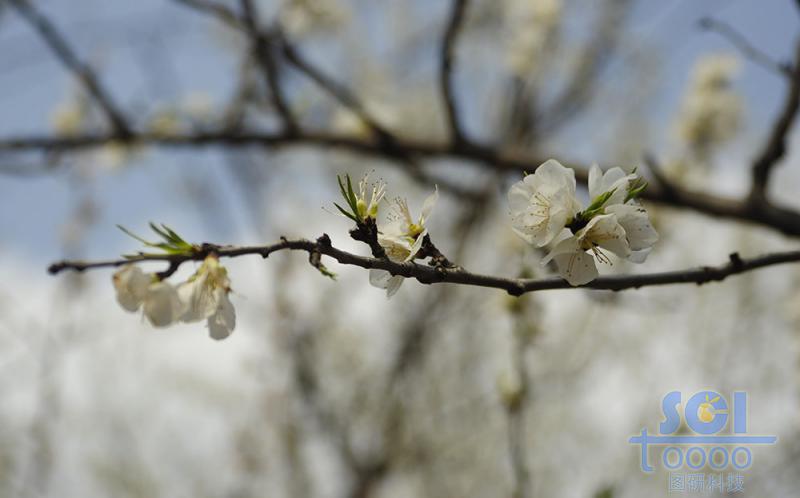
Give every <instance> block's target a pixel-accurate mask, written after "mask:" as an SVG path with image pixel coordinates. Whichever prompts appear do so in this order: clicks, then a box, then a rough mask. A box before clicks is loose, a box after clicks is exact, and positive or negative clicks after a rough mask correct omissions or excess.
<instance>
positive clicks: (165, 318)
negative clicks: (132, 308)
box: [144, 282, 183, 327]
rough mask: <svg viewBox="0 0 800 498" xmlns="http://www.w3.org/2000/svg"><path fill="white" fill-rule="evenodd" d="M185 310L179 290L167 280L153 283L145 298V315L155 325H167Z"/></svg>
mask: <svg viewBox="0 0 800 498" xmlns="http://www.w3.org/2000/svg"><path fill="white" fill-rule="evenodd" d="M182 312H183V304H182V303H181V301H180V299H179V298H178V292H177V291H176V290H175V287H173V286H172V285H171V284H169V283H167V282H157V283H154V284H151V285H150V286H149V287H148V289H147V295H146V296H145V299H144V316H146V317H147V319H148V320H149V321H150V324H151V325H153V327H166V326H168V325H171V324H172V323H173V322H175V321H176V320H177V319H178V317H179V316H180V315H181V314H182Z"/></svg>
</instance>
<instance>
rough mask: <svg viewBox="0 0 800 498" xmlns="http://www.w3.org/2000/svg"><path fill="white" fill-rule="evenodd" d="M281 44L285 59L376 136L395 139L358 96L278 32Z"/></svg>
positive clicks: (390, 139)
mask: <svg viewBox="0 0 800 498" xmlns="http://www.w3.org/2000/svg"><path fill="white" fill-rule="evenodd" d="M280 39H281V46H282V48H283V54H284V56H285V57H286V60H287V61H289V62H290V63H291V64H292V65H293V66H294V67H295V68H297V69H298V70H299V71H300V72H302V73H303V74H305V75H306V76H308V77H309V79H311V80H312V81H313V82H314V83H316V85H317V86H318V87H319V88H321V89H322V90H323V91H325V92H326V93H328V94H329V95H330V96H331V97H333V98H334V99H335V100H336V101H337V102H339V103H340V104H341V105H343V106H344V107H346V108H347V109H348V110H349V111H351V112H353V113H354V114H355V115H356V116H358V118H359V119H360V120H361V121H363V122H364V124H366V125H367V126H368V127H369V128H370V129H371V130H372V131H373V132H374V133H375V134H376V135H377V136H378V137H380V138H381V139H382V140H388V141H391V142H394V141H395V138H394V137H393V136H392V134H391V133H390V132H389V131H388V130H387V129H386V128H385V127H384V126H383V125H381V124H380V123H379V122H378V120H377V119H375V117H374V116H372V115H371V114H370V112H369V111H368V110H367V108H366V107H365V106H364V104H363V103H362V102H361V101H360V100H359V99H358V97H357V96H356V95H355V94H354V93H353V92H351V91H350V90H349V89H348V88H347V87H345V86H344V85H342V84H340V83H338V82H336V81H335V80H333V78H330V77H328V76H327V75H326V74H325V73H324V72H322V70H320V69H319V68H317V67H316V66H314V65H312V64H311V63H310V62H309V61H308V60H307V59H306V58H305V57H303V55H302V54H301V53H300V52H299V51H298V50H297V48H296V47H295V46H294V44H293V43H292V42H291V40H289V38H288V37H287V35H286V33H283V32H281V33H280Z"/></svg>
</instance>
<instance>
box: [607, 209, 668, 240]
mask: <svg viewBox="0 0 800 498" xmlns="http://www.w3.org/2000/svg"><path fill="white" fill-rule="evenodd" d="M606 212H607V213H611V214H614V215H615V216H616V217H617V220H618V221H619V224H620V225H622V228H624V229H625V236H626V237H627V239H628V244H629V245H630V248H631V250H632V251H641V250H642V249H648V248H650V247H653V245H654V244H655V243H656V242H657V241H658V232H656V230H655V228H653V225H652V224H651V223H650V218H649V217H648V216H647V211H646V210H645V209H644V208H643V207H642V206H639V205H636V204H625V205H622V204H617V205H614V206H609V207H608V208H607V209H606Z"/></svg>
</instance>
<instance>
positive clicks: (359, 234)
mask: <svg viewBox="0 0 800 498" xmlns="http://www.w3.org/2000/svg"><path fill="white" fill-rule="evenodd" d="M350 237H352V238H353V240H357V241H359V242H363V243H365V244H367V245H368V246H369V248H370V250H371V251H372V256H373V257H375V258H380V259H383V258H386V251H384V250H383V247H381V245H380V244H379V243H378V224H377V223H376V222H375V220H374V219H373V218H367V219H366V220H364V221H363V222H360V223H358V224H357V225H356V227H355V228H353V229H352V230H350ZM328 243H329V244H330V240H328Z"/></svg>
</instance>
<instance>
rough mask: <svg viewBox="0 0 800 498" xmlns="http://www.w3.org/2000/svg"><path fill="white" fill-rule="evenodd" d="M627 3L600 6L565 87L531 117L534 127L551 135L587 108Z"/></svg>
mask: <svg viewBox="0 0 800 498" xmlns="http://www.w3.org/2000/svg"><path fill="white" fill-rule="evenodd" d="M630 3H631V0H608V1H607V2H606V4H605V5H603V8H602V9H601V15H600V17H599V18H598V20H597V23H596V27H595V28H594V33H593V35H592V36H591V37H590V38H589V39H588V40H587V41H586V43H585V44H584V46H583V47H582V49H581V52H580V54H579V55H578V59H577V62H576V64H575V66H574V71H573V72H572V74H571V75H570V76H569V80H568V83H567V85H566V87H565V88H564V90H562V91H561V93H560V94H559V95H558V96H557V97H556V98H555V99H554V100H553V101H552V103H550V104H549V105H548V106H546V108H544V109H542V110H541V112H540V113H539V115H538V116H536V117H535V118H534V123H535V124H536V126H537V127H540V128H541V129H543V130H547V132H548V133H551V134H552V133H553V132H554V130H555V129H556V128H558V127H559V126H562V125H564V124H566V123H567V122H568V121H569V120H570V118H574V117H575V115H576V114H578V113H580V112H582V111H583V110H585V109H586V106H587V104H589V103H590V102H591V100H592V98H593V97H594V95H595V91H596V89H597V79H598V77H599V76H600V75H601V74H602V72H603V70H604V69H605V68H606V66H607V65H608V63H609V62H610V61H611V56H612V55H613V53H614V49H615V48H616V46H617V44H618V43H619V40H620V37H621V36H622V33H623V30H622V29H621V24H622V23H623V21H624V20H625V16H626V15H627V13H628V12H629V11H630Z"/></svg>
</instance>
